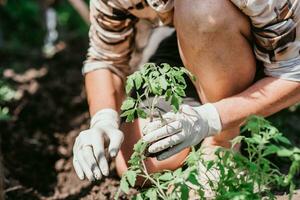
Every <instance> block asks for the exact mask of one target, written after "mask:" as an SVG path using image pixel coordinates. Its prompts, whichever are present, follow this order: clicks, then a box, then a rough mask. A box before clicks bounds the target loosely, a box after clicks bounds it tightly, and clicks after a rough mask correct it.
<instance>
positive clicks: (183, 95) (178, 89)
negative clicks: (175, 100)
mask: <svg viewBox="0 0 300 200" xmlns="http://www.w3.org/2000/svg"><path fill="white" fill-rule="evenodd" d="M175 92H176V93H177V94H178V95H179V96H181V97H185V96H186V94H185V91H184V89H182V88H181V87H176V88H175Z"/></svg>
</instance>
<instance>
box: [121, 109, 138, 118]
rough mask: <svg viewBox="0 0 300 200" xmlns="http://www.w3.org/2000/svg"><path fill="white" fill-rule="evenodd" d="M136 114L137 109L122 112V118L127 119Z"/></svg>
mask: <svg viewBox="0 0 300 200" xmlns="http://www.w3.org/2000/svg"><path fill="white" fill-rule="evenodd" d="M134 112H135V109H131V110H126V111H124V112H122V114H121V116H120V117H127V116H128V115H130V114H134Z"/></svg>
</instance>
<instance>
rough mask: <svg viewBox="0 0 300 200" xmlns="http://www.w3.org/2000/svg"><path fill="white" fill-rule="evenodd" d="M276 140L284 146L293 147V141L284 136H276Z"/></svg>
mask: <svg viewBox="0 0 300 200" xmlns="http://www.w3.org/2000/svg"><path fill="white" fill-rule="evenodd" d="M276 139H277V140H278V141H279V142H282V143H283V144H287V145H291V141H290V140H289V139H287V138H286V137H284V136H282V135H278V136H276Z"/></svg>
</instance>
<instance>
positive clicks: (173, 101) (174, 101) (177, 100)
mask: <svg viewBox="0 0 300 200" xmlns="http://www.w3.org/2000/svg"><path fill="white" fill-rule="evenodd" d="M181 102H182V98H181V97H179V96H178V95H176V94H173V95H172V98H171V105H172V106H173V110H174V111H175V112H177V111H178V110H179V105H180V104H181Z"/></svg>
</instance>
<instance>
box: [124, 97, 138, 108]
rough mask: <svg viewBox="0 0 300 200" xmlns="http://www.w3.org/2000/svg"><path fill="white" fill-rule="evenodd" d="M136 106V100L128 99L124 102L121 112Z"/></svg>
mask: <svg viewBox="0 0 300 200" xmlns="http://www.w3.org/2000/svg"><path fill="white" fill-rule="evenodd" d="M134 105H135V100H134V99H133V98H128V99H126V100H125V101H124V102H123V104H122V106H121V110H128V109H130V108H133V107H134Z"/></svg>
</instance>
